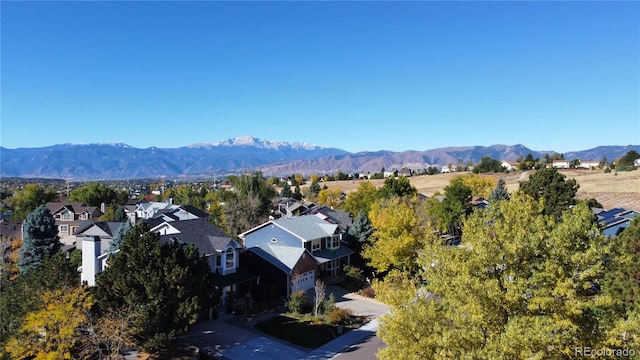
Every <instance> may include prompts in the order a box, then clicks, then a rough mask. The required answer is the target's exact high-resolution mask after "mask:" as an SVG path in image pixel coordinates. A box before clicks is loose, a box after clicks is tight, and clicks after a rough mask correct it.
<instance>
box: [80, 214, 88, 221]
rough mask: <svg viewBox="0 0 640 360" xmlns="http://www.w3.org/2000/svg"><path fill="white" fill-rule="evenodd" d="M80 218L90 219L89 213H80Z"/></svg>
mask: <svg viewBox="0 0 640 360" xmlns="http://www.w3.org/2000/svg"><path fill="white" fill-rule="evenodd" d="M80 220H89V214H87V213H82V215H80Z"/></svg>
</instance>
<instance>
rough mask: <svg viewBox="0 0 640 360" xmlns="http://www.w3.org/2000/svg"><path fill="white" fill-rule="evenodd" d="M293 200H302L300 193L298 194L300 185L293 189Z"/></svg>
mask: <svg viewBox="0 0 640 360" xmlns="http://www.w3.org/2000/svg"><path fill="white" fill-rule="evenodd" d="M293 198H294V199H296V200H302V193H301V192H300V185H298V184H296V186H295V188H293Z"/></svg>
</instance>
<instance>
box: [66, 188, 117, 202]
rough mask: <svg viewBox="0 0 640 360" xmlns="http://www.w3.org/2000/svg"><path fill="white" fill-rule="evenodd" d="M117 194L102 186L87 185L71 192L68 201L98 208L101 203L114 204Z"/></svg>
mask: <svg viewBox="0 0 640 360" xmlns="http://www.w3.org/2000/svg"><path fill="white" fill-rule="evenodd" d="M117 199H118V193H117V192H116V191H115V190H114V189H112V188H110V187H108V186H107V185H104V184H99V183H88V184H87V185H84V186H81V187H79V188H77V189H75V190H73V191H72V192H71V196H70V197H69V200H70V201H77V202H81V203H83V204H85V205H89V206H100V205H101V204H102V203H104V204H107V205H108V204H111V203H116V202H117Z"/></svg>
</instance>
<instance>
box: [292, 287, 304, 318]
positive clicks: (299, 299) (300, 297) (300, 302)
mask: <svg viewBox="0 0 640 360" xmlns="http://www.w3.org/2000/svg"><path fill="white" fill-rule="evenodd" d="M306 301H307V297H306V293H305V292H304V291H303V290H299V291H296V292H294V293H292V294H291V296H290V297H289V301H287V309H288V310H289V312H291V313H294V314H299V313H300V312H301V311H302V308H303V307H305V306H306Z"/></svg>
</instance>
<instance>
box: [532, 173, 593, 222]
mask: <svg viewBox="0 0 640 360" xmlns="http://www.w3.org/2000/svg"><path fill="white" fill-rule="evenodd" d="M565 178H566V176H564V175H563V174H561V173H559V172H558V169H556V168H553V167H552V168H545V169H540V170H538V171H536V173H535V174H533V175H531V176H530V177H529V180H527V181H521V182H520V190H521V191H522V192H524V193H525V194H527V195H529V196H531V197H532V198H534V199H535V200H540V199H543V200H544V213H545V215H554V216H556V217H560V216H561V215H562V212H563V211H565V210H567V209H568V208H569V207H570V206H572V205H575V204H576V199H575V196H576V193H577V192H578V188H579V187H580V185H578V183H577V182H576V180H575V179H569V180H565Z"/></svg>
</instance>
